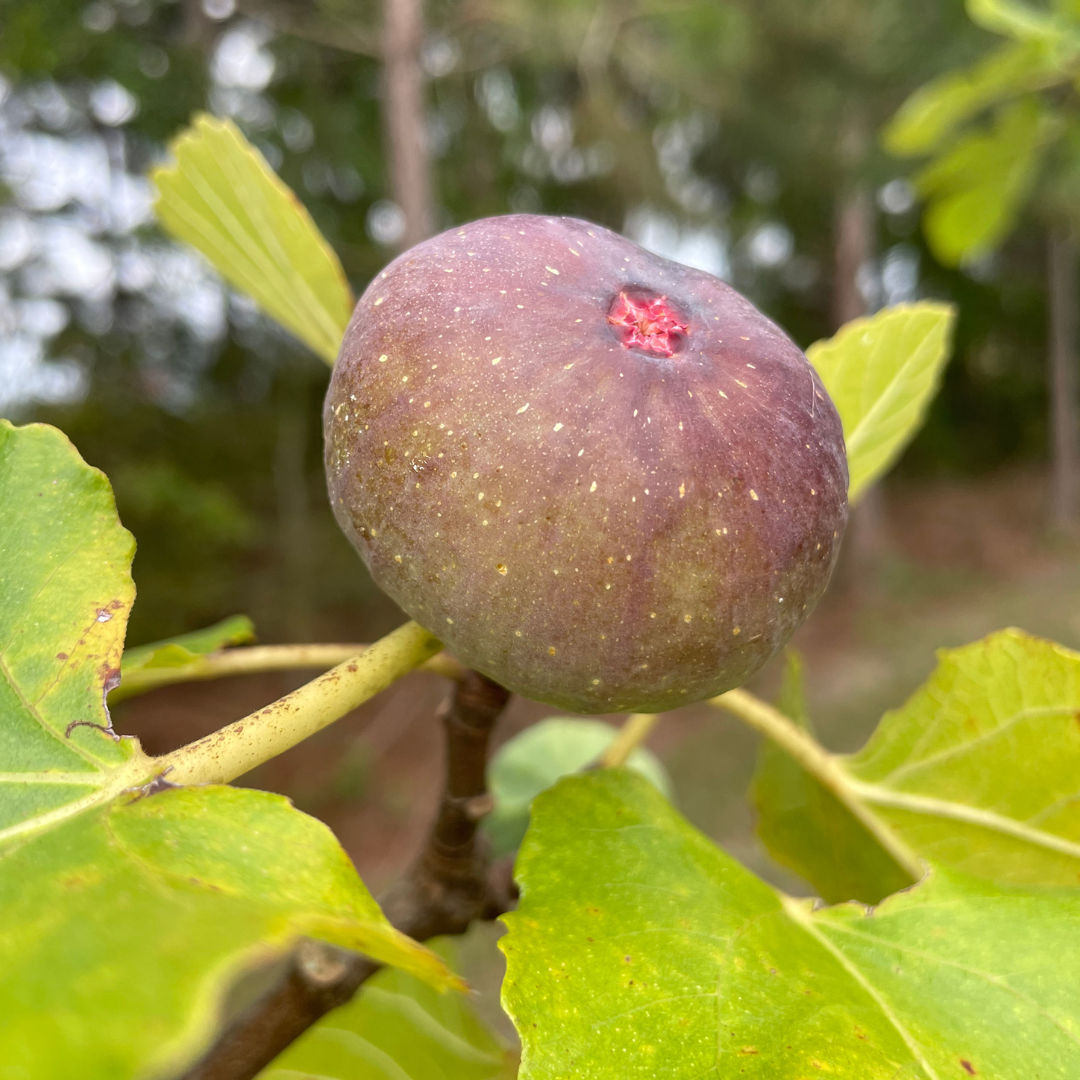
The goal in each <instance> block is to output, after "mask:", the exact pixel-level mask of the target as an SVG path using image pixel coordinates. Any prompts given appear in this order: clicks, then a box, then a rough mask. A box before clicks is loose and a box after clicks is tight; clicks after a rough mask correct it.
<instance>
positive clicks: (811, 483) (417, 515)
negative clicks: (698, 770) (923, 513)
mask: <svg viewBox="0 0 1080 1080" xmlns="http://www.w3.org/2000/svg"><path fill="white" fill-rule="evenodd" d="M324 426H325V436H326V472H327V478H328V483H329V490H330V498H331V501H332V503H333V507H334V511H335V513H336V515H337V518H338V521H339V522H340V524H341V526H342V528H343V529H344V530H345V532H346V534H347V535H348V537H349V538H350V540H351V541H352V542H353V544H354V545H355V546H356V548H357V550H358V551H359V553H360V555H361V556H362V558H363V559H364V561H365V563H367V565H368V567H369V569H370V570H371V573H372V575H373V577H374V579H375V581H376V582H377V583H378V584H379V585H380V586H381V587H382V588H383V589H384V590H385V591H386V592H387V593H389V595H390V596H391V597H393V599H394V600H396V601H397V603H398V604H400V605H401V607H402V608H404V610H405V611H406V612H408V613H409V615H411V616H412V617H413V618H414V619H416V620H417V622H419V623H420V624H421V625H423V626H425V627H426V628H427V629H429V630H430V631H432V632H433V633H434V634H436V635H438V636H439V637H440V638H441V639H442V640H443V641H444V642H445V643H446V645H447V647H448V648H449V649H450V650H451V651H452V652H453V653H454V654H455V655H456V656H457V657H458V658H459V659H460V660H462V661H463V662H464V663H466V664H468V665H470V666H471V667H473V668H475V669H477V670H478V671H481V672H483V673H484V674H485V675H488V676H490V677H491V678H492V679H495V680H496V681H497V682H499V683H501V684H503V685H504V686H506V687H507V688H509V689H510V690H513V691H515V692H517V693H519V694H522V695H524V696H526V697H529V698H533V699H536V700H539V701H544V702H548V703H550V704H552V705H557V706H559V707H560V708H564V709H570V710H573V711H576V712H581V713H597V712H619V711H626V710H633V711H638V712H650V711H661V710H666V709H671V708H674V707H676V706H678V705H683V704H687V703H689V702H692V701H696V700H700V699H701V698H705V697H710V696H713V695H715V694H719V693H721V692H723V691H725V690H728V689H731V688H732V687H735V686H738V685H740V684H741V683H742V682H744V681H745V680H746V679H747V678H748V677H749V676H750V675H752V674H753V673H754V672H755V671H757V670H758V668H760V667H761V666H762V664H764V663H765V661H767V660H768V659H769V657H771V656H772V655H773V654H774V653H775V652H776V651H777V650H778V649H779V648H781V647H782V646H783V645H784V643H785V642H786V641H787V640H788V638H789V637H790V636H791V634H792V633H793V631H794V630H795V628H796V627H797V626H798V625H799V624H800V623H801V622H802V621H803V619H804V618H805V617H806V615H807V614H808V613H809V611H810V610H811V609H812V608H813V606H814V604H815V603H816V602H817V600H818V598H819V597H820V596H821V594H822V592H823V591H824V589H825V586H826V585H827V583H828V580H829V576H830V574H831V572H832V568H833V564H834V562H835V560H836V555H837V550H838V547H839V544H840V538H841V536H842V533H843V529H844V523H845V520H846V515H847V462H846V458H845V454H844V438H843V433H842V431H841V427H840V420H839V418H838V416H837V414H836V410H835V409H834V407H833V405H832V402H831V401H830V400H829V397H828V394H827V393H826V392H825V389H824V387H823V386H822V384H821V381H820V380H819V378H818V377H817V375H816V374H815V372H814V370H813V368H812V367H811V366H810V364H809V363H808V362H807V360H806V357H805V356H804V355H803V354H802V352H801V351H800V350H799V349H798V347H797V346H796V345H795V344H794V343H793V342H792V341H791V340H790V339H789V338H788V337H787V336H786V335H785V334H784V333H783V332H782V331H781V330H780V329H779V328H778V327H777V326H776V325H775V324H774V323H772V322H771V321H770V320H769V319H768V318H766V317H765V316H764V315H763V314H762V313H761V312H759V311H758V310H757V309H756V308H755V307H754V306H753V305H752V304H751V303H750V302H749V301H747V300H746V299H744V298H743V297H742V296H740V295H739V294H738V293H737V292H735V290H733V289H732V288H730V287H729V286H728V285H726V284H725V283H724V282H722V281H719V280H718V279H717V278H714V277H712V276H711V275H709V274H706V273H703V272H702V271H700V270H694V269H691V268H689V267H686V266H683V265H681V264H677V263H673V262H669V261H668V260H666V259H663V258H660V257H659V256H657V255H654V254H651V253H650V252H648V251H645V250H644V249H642V248H640V247H638V246H636V245H635V244H633V243H631V242H630V241H628V240H626V239H625V238H623V237H621V236H619V235H617V234H616V233H613V232H610V231H608V230H607V229H603V228H601V227H599V226H596V225H592V224H589V223H588V222H585V221H578V220H575V219H572V218H551V217H540V216H532V215H511V216H507V217H497V218H488V219H485V220H482V221H476V222H473V223H472V224H469V225H464V226H462V227H460V228H456V229H452V230H450V231H448V232H445V233H443V234H442V235H440V236H436V237H434V238H433V239H431V240H427V241H425V242H424V243H422V244H419V245H417V246H416V247H414V248H412V249H411V250H410V251H407V252H405V253H404V254H403V255H401V256H400V257H399V258H397V259H396V260H395V261H394V262H392V263H391V264H390V265H389V266H388V267H387V268H386V269H385V270H383V271H382V272H381V273H380V274H379V275H378V276H377V277H376V278H375V279H374V280H373V281H372V283H371V285H370V286H369V287H368V289H367V291H366V292H365V293H364V295H363V296H362V297H361V298H360V301H359V303H358V304H357V306H356V311H355V312H354V314H353V317H352V321H351V323H350V324H349V328H348V331H347V332H346V335H345V339H344V342H343V344H342V347H341V352H340V355H339V357H338V360H337V364H336V366H335V368H334V373H333V377H332V380H331V383H330V389H329V392H328V394H327V398H326V406H325V412H324Z"/></svg>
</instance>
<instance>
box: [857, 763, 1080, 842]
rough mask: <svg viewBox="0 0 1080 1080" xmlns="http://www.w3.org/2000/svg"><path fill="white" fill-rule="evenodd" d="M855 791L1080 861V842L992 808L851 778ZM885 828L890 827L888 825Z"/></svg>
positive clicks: (866, 798)
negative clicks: (973, 826)
mask: <svg viewBox="0 0 1080 1080" xmlns="http://www.w3.org/2000/svg"><path fill="white" fill-rule="evenodd" d="M848 783H849V784H850V788H851V791H852V794H853V795H855V797H856V798H860V799H862V800H863V801H865V802H867V803H869V804H870V805H871V806H882V807H888V808H891V809H894V810H908V811H910V812H912V813H915V814H924V815H926V816H929V817H941V818H946V819H949V820H951V821H963V822H965V823H966V824H968V825H976V826H979V827H981V828H984V829H987V830H989V831H991V832H998V833H1001V834H1002V835H1005V836H1011V837H1013V838H1014V839H1017V840H1024V841H1026V842H1027V843H1030V844H1034V845H1036V846H1037V847H1042V848H1046V849H1048V850H1050V851H1057V852H1059V853H1060V854H1063V855H1069V856H1071V857H1072V858H1074V859H1078V860H1080V843H1077V842H1075V841H1072V840H1068V839H1066V838H1065V837H1062V836H1058V835H1057V834H1056V833H1050V832H1046V831H1044V830H1042V829H1036V828H1033V827H1032V826H1030V825H1027V824H1025V823H1024V822H1022V821H1018V820H1017V819H1016V818H1011V817H1006V816H1005V815H1004V814H998V813H996V812H995V811H993V810H983V809H982V808H981V807H977V806H971V805H968V804H966V803H958V802H952V801H950V800H948V799H936V798H934V797H932V796H930V795H914V794H911V793H909V792H906V791H894V790H892V789H891V788H886V787H881V786H879V785H877V784H864V783H862V782H861V781H859V780H856V779H854V778H853V777H850V776H849V778H848ZM886 827H889V826H888V825H887V824H886Z"/></svg>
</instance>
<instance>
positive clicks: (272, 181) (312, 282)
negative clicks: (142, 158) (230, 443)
mask: <svg viewBox="0 0 1080 1080" xmlns="http://www.w3.org/2000/svg"><path fill="white" fill-rule="evenodd" d="M172 152H173V157H174V159H175V160H174V162H173V164H171V165H165V166H162V167H161V168H158V169H156V170H155V171H154V173H153V176H152V179H153V182H154V184H155V185H156V187H157V191H158V199H157V204H156V206H157V213H158V217H159V219H160V220H161V223H162V225H164V227H165V228H166V229H167V230H168V231H169V232H170V233H172V234H173V235H174V236H176V237H178V238H179V239H181V240H185V241H187V243H189V244H191V245H192V246H193V247H195V248H197V249H198V250H199V251H201V252H202V254H203V255H205V256H206V258H207V259H209V260H210V262H211V263H213V265H214V267H215V268H216V269H217V270H218V271H219V272H220V273H221V275H222V276H223V277H224V278H225V279H226V280H227V281H229V282H230V283H231V284H232V285H234V286H236V288H238V289H240V290H241V291H242V292H246V293H247V294H248V295H249V296H251V297H252V298H253V299H254V300H255V302H256V303H257V304H258V305H259V306H260V307H261V308H262V309H263V311H265V312H266V313H267V314H268V315H270V316H271V317H272V318H274V319H276V320H277V321H278V322H279V323H281V324H282V326H284V327H285V328H286V329H288V330H290V331H292V333H294V334H295V335H296V336H297V337H298V338H300V340H301V341H303V342H305V343H306V344H307V345H309V346H310V347H311V348H312V349H313V350H314V351H315V352H316V353H318V355H319V356H321V357H322V358H323V359H324V360H326V361H327V363H330V364H332V363H333V362H334V360H335V358H336V357H337V352H338V346H339V345H340V344H341V338H342V335H343V334H344V333H345V327H346V326H347V325H348V322H349V317H350V316H351V315H352V308H353V296H352V292H351V291H350V289H349V285H348V282H347V281H346V280H345V274H344V272H343V271H342V269H341V264H340V263H339V262H338V259H337V256H336V255H335V254H334V252H333V251H332V249H331V248H330V245H329V244H328V243H327V242H326V240H325V239H324V237H323V236H322V234H321V233H320V232H319V230H318V228H317V227H316V226H315V223H314V221H312V220H311V215H310V214H309V213H308V212H307V210H306V209H305V208H304V206H303V205H302V204H301V202H300V201H299V200H298V199H297V197H296V195H295V194H293V192H292V191H290V190H289V188H288V187H286V186H285V184H283V183H282V182H281V180H280V179H279V177H278V176H277V175H276V174H275V173H274V171H273V170H272V169H271V168H270V166H269V165H268V164H267V163H266V160H265V158H263V156H262V155H261V154H260V153H259V152H258V150H256V149H255V148H254V147H253V146H252V145H251V144H250V143H249V142H248V141H247V140H246V139H245V138H244V136H243V135H242V134H241V132H240V131H239V129H238V128H237V127H236V125H235V124H233V123H232V121H230V120H218V119H216V118H215V117H212V116H207V115H205V114H203V115H200V116H198V117H196V119H195V122H194V123H193V124H192V126H191V127H190V128H188V129H187V130H186V131H183V132H182V133H181V134H180V135H179V136H178V137H177V138H176V139H175V140H174V141H173V143H172Z"/></svg>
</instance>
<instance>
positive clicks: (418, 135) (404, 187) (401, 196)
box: [383, 0, 435, 248]
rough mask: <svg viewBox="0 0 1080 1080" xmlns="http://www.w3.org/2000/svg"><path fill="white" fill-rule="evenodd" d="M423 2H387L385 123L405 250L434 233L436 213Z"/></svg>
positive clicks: (385, 14) (385, 1) (385, 8)
mask: <svg viewBox="0 0 1080 1080" xmlns="http://www.w3.org/2000/svg"><path fill="white" fill-rule="evenodd" d="M423 44H424V13H423V0H383V110H384V112H383V124H384V128H385V132H386V143H387V152H388V155H389V158H390V183H391V190H392V191H393V197H394V202H396V203H397V204H398V206H399V207H401V210H402V212H403V213H404V214H405V234H404V236H402V238H401V246H402V248H408V247H412V245H413V244H416V243H419V242H420V241H421V240H423V239H424V238H425V237H427V236H430V235H431V231H432V228H433V226H434V220H435V214H434V212H433V207H432V197H431V161H430V157H429V154H428V140H427V130H426V122H425V116H424V74H423V69H422V67H421V64H420V52H421V49H422V48H423Z"/></svg>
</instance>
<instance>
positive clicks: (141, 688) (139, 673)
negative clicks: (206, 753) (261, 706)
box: [109, 643, 465, 705]
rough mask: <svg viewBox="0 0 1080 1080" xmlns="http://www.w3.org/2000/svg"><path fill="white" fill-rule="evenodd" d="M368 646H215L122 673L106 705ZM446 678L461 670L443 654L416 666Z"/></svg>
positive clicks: (333, 659) (310, 663) (342, 657)
mask: <svg viewBox="0 0 1080 1080" xmlns="http://www.w3.org/2000/svg"><path fill="white" fill-rule="evenodd" d="M370 648H371V646H370V645H363V644H354V643H348V644H329V645H327V644H320V645H245V646H241V647H239V648H228V649H218V650H216V651H215V652H211V653H206V654H204V655H202V656H194V657H192V659H191V661H190V662H189V663H186V664H179V665H177V666H175V667H165V666H162V667H139V668H135V669H134V670H133V671H130V672H125V673H123V675H122V676H121V682H120V685H119V686H118V687H117V688H116V689H115V690H113V691H112V693H110V694H109V704H110V705H115V704H116V703H117V702H118V701H123V700H125V699H126V698H130V697H135V696H136V695H137V694H145V693H148V692H149V691H151V690H156V689H158V687H161V686H172V685H173V684H174V683H181V682H200V681H202V680H205V679H221V678H225V677H226V676H228V675H251V674H255V673H258V672H262V671H291V670H296V669H302V668H323V669H327V668H331V667H333V666H334V665H335V664H342V663H344V662H345V661H346V660H351V659H352V658H353V657H354V656H360V655H362V654H363V653H364V652H366V651H367V650H368V649H370ZM419 666H420V668H421V670H423V671H431V672H434V673H435V674H436V675H442V676H444V677H445V678H447V679H453V680H454V681H455V682H457V681H460V680H461V678H462V676H463V674H464V672H465V669H464V668H463V667H462V666H461V665H460V664H459V663H458V662H457V661H456V660H455V659H454V658H453V657H452V656H449V655H447V654H446V653H438V654H437V655H435V656H433V657H431V659H430V660H426V661H425V662H424V663H423V664H421V665H419Z"/></svg>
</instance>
